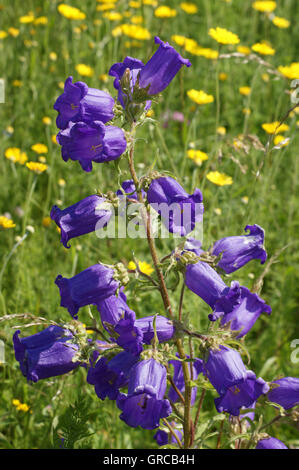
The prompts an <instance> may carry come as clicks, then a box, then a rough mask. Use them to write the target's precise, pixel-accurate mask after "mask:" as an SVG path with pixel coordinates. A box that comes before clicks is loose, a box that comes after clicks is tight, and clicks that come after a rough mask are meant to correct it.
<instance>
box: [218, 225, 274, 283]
mask: <svg viewBox="0 0 299 470" xmlns="http://www.w3.org/2000/svg"><path fill="white" fill-rule="evenodd" d="M248 230H249V234H247V235H240V236H233V237H225V238H222V239H221V240H218V241H217V242H216V243H214V246H213V248H212V255H216V256H217V255H219V254H220V253H222V257H221V260H220V261H219V263H218V266H219V268H222V269H223V270H224V271H225V272H226V273H227V274H230V273H233V272H234V271H236V270H237V269H240V268H241V267H242V266H244V264H246V263H248V262H249V261H250V260H252V259H260V260H261V264H264V262H265V261H266V259H267V253H266V251H265V248H264V230H263V229H262V228H261V227H260V226H259V225H256V224H255V225H246V227H245V231H248Z"/></svg>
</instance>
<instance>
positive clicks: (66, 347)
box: [13, 325, 80, 382]
mask: <svg viewBox="0 0 299 470" xmlns="http://www.w3.org/2000/svg"><path fill="white" fill-rule="evenodd" d="M19 334H20V330H17V331H16V332H15V334H14V336H13V343H14V350H15V357H16V360H17V361H19V363H20V368H21V371H22V374H23V375H24V377H26V378H27V380H30V381H33V382H37V381H38V380H40V379H47V378H49V377H55V376H57V375H62V374H66V373H67V372H70V371H71V370H73V369H76V368H77V367H78V366H79V365H80V364H79V362H74V361H73V358H74V356H75V354H76V353H77V352H78V346H77V345H76V344H74V343H72V341H71V340H72V339H73V335H72V333H71V332H70V331H69V330H66V329H63V328H61V327H58V326H54V325H51V326H49V327H48V328H46V329H45V330H43V331H41V332H39V333H36V334H34V335H32V336H27V337H25V338H20V337H19Z"/></svg>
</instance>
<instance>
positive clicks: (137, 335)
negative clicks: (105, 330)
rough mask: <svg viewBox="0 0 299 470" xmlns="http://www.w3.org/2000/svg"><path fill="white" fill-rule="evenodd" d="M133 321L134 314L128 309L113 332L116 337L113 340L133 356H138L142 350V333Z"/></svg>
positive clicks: (134, 318)
mask: <svg viewBox="0 0 299 470" xmlns="http://www.w3.org/2000/svg"><path fill="white" fill-rule="evenodd" d="M135 320H136V315H135V312H133V310H130V309H129V308H128V309H127V310H126V311H125V313H124V315H123V316H122V317H121V318H120V320H119V321H118V323H117V324H116V325H115V326H114V328H113V330H114V332H115V333H116V335H117V337H116V339H115V341H116V342H117V344H118V345H119V346H121V347H122V348H123V349H124V350H125V351H128V352H130V353H131V354H133V355H134V356H139V354H140V353H141V351H142V349H143V348H142V342H143V333H142V331H141V329H140V328H138V326H137V325H136V322H135Z"/></svg>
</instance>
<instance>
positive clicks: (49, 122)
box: [42, 116, 52, 126]
mask: <svg viewBox="0 0 299 470" xmlns="http://www.w3.org/2000/svg"><path fill="white" fill-rule="evenodd" d="M42 121H43V124H45V125H46V126H49V125H50V124H51V122H52V121H51V118H49V117H48V116H44V117H43V119H42Z"/></svg>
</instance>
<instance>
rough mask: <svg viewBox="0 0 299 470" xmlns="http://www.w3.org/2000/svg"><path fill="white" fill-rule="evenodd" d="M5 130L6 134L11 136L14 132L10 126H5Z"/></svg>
mask: <svg viewBox="0 0 299 470" xmlns="http://www.w3.org/2000/svg"><path fill="white" fill-rule="evenodd" d="M5 130H6V132H8V134H13V133H14V131H15V130H14V128H13V127H12V126H7V128H6V129H5Z"/></svg>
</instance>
